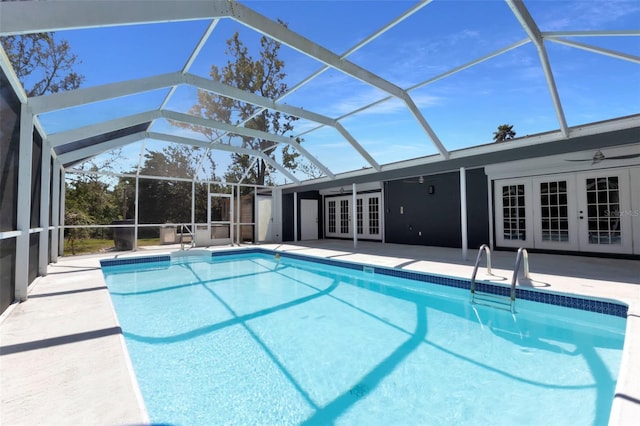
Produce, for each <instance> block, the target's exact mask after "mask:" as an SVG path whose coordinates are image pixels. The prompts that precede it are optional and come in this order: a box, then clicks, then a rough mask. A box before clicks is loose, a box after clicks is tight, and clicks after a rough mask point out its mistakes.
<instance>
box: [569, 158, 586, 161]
mask: <svg viewBox="0 0 640 426" xmlns="http://www.w3.org/2000/svg"><path fill="white" fill-rule="evenodd" d="M564 161H593V158H588V159H584V160H564Z"/></svg>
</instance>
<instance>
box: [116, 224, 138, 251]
mask: <svg viewBox="0 0 640 426" xmlns="http://www.w3.org/2000/svg"><path fill="white" fill-rule="evenodd" d="M111 224H112V225H129V226H121V227H115V228H113V242H114V243H115V245H116V250H117V251H124V250H133V240H134V238H135V229H134V228H133V226H132V225H134V221H133V219H124V220H114V221H113V222H111Z"/></svg>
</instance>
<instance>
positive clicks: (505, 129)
mask: <svg viewBox="0 0 640 426" xmlns="http://www.w3.org/2000/svg"><path fill="white" fill-rule="evenodd" d="M515 136H516V132H515V131H514V130H513V125H509V124H501V125H499V126H498V131H497V132H493V140H494V141H495V142H504V141H507V140H509V139H513V138H514V137H515Z"/></svg>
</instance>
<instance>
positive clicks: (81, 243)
mask: <svg viewBox="0 0 640 426" xmlns="http://www.w3.org/2000/svg"><path fill="white" fill-rule="evenodd" d="M73 245H74V247H73V248H74V250H71V244H70V243H69V240H64V256H73V255H74V254H76V255H78V254H92V253H103V252H106V251H113V250H115V244H114V242H113V240H103V239H96V238H87V239H82V240H75V241H74V242H73ZM153 245H160V238H140V239H138V246H153Z"/></svg>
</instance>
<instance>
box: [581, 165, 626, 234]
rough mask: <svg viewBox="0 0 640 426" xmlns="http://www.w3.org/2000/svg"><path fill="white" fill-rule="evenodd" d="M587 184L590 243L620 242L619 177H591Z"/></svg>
mask: <svg viewBox="0 0 640 426" xmlns="http://www.w3.org/2000/svg"><path fill="white" fill-rule="evenodd" d="M586 184H587V229H588V233H589V243H590V244H620V243H621V234H620V194H619V190H618V177H617V176H609V177H598V178H589V179H587V181H586Z"/></svg>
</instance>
